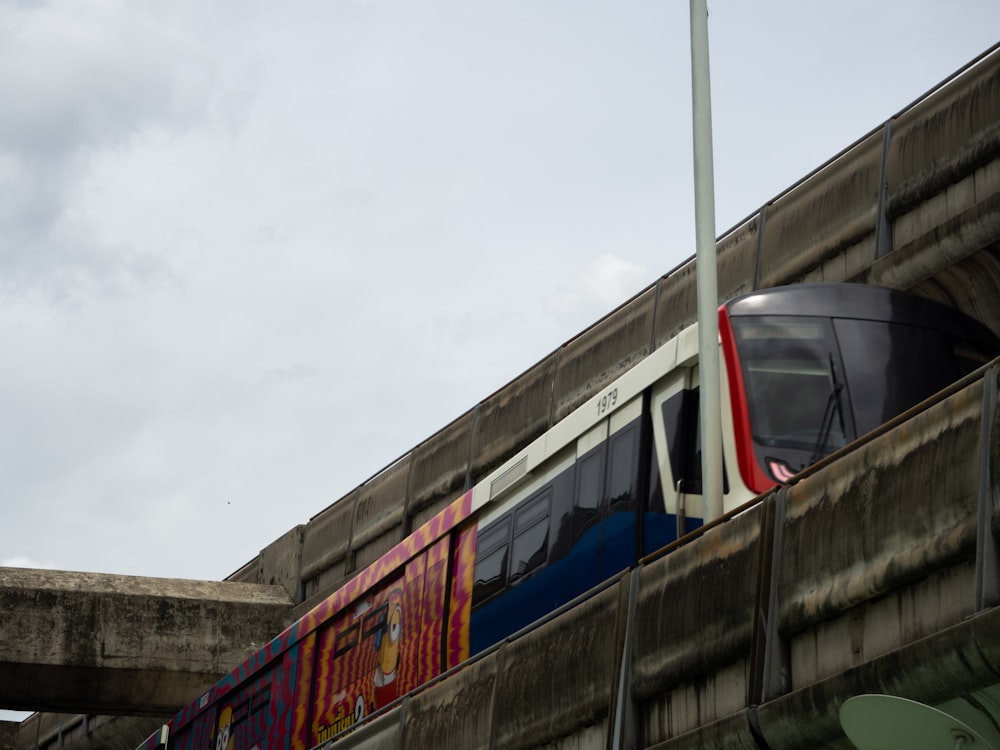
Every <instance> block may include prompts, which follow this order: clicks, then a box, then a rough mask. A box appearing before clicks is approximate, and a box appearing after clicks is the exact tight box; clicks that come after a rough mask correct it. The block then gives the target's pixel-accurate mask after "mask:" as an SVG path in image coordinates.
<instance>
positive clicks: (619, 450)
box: [608, 427, 639, 507]
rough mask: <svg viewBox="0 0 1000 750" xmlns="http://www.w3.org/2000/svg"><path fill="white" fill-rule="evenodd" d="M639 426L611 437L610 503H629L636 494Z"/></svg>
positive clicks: (612, 504) (613, 504) (611, 504)
mask: <svg viewBox="0 0 1000 750" xmlns="http://www.w3.org/2000/svg"><path fill="white" fill-rule="evenodd" d="M638 434H639V430H638V428H637V427H629V428H628V429H626V430H623V431H621V432H619V433H618V434H617V435H615V436H614V437H612V438H611V476H610V478H609V479H608V482H609V485H608V497H609V498H610V499H609V501H608V502H609V505H610V506H612V507H613V506H615V505H618V504H621V503H629V502H631V501H632V499H633V498H634V496H635V485H636V479H637V476H636V472H637V470H638V462H637V460H636V442H637V441H636V438H637V436H638Z"/></svg>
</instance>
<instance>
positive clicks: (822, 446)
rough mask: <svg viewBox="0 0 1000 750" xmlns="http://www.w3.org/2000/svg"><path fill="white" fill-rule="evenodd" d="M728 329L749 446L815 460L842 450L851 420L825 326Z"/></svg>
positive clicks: (813, 322) (785, 322)
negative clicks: (733, 336) (736, 347)
mask: <svg viewBox="0 0 1000 750" xmlns="http://www.w3.org/2000/svg"><path fill="white" fill-rule="evenodd" d="M733 326H734V330H735V331H736V333H737V337H738V339H739V342H740V359H741V363H742V365H743V377H744V380H745V382H746V390H747V403H748V407H749V410H750V423H751V432H752V434H753V439H754V441H755V442H757V443H758V444H759V445H761V446H765V447H771V448H775V447H778V448H795V449H799V450H803V451H815V452H817V453H819V454H820V455H825V454H826V453H829V452H831V451H833V450H835V449H836V448H839V447H841V446H843V445H844V444H845V442H846V440H847V434H846V433H847V432H849V427H850V416H849V414H848V405H847V401H846V394H843V393H842V386H843V383H842V382H841V381H842V378H843V373H841V372H838V365H837V362H838V361H839V350H838V348H837V344H836V342H835V341H834V339H833V333H832V331H831V329H830V323H829V320H827V319H825V318H786V317H781V316H748V317H744V318H734V319H733ZM814 460H815V459H814Z"/></svg>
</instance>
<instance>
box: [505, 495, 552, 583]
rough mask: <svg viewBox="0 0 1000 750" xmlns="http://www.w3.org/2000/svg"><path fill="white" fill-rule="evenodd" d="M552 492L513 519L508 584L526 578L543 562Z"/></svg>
mask: <svg viewBox="0 0 1000 750" xmlns="http://www.w3.org/2000/svg"><path fill="white" fill-rule="evenodd" d="M551 498H552V490H551V488H549V489H546V490H544V491H543V492H542V493H541V494H539V495H538V496H537V497H535V498H534V499H532V500H529V501H528V502H527V503H526V504H525V505H524V506H523V507H521V508H519V509H518V511H517V513H516V515H515V517H514V542H513V544H512V545H511V569H510V580H511V582H513V581H516V580H517V579H519V578H521V577H523V576H525V575H527V574H528V573H530V572H531V571H532V570H534V569H535V568H537V567H538V566H539V565H541V564H542V563H544V562H545V558H546V553H547V551H548V540H549V502H550V500H551Z"/></svg>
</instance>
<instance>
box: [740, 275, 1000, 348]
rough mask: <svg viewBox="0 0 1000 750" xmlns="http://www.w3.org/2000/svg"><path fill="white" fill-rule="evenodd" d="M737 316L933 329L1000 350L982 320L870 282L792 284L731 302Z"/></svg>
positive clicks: (758, 292)
mask: <svg viewBox="0 0 1000 750" xmlns="http://www.w3.org/2000/svg"><path fill="white" fill-rule="evenodd" d="M723 307H725V308H726V310H727V311H728V313H729V315H730V316H731V317H743V316H748V315H815V316H821V317H830V318H854V319H860V320H878V321H883V322H887V323H899V324H902V325H912V326H919V327H924V328H933V329H936V330H940V331H943V332H945V333H948V334H951V335H954V336H957V337H960V338H964V339H968V340H971V341H976V342H979V343H981V344H982V345H984V346H986V347H987V348H989V349H993V350H998V349H1000V338H998V337H997V336H996V334H994V333H993V331H991V330H990V329H989V328H987V327H986V326H985V325H983V324H982V323H980V322H979V321H978V320H975V319H974V318H971V317H969V316H968V315H965V314H964V313H962V312H960V311H958V310H956V309H954V308H952V307H948V306H947V305H945V304H942V303H940V302H936V301H934V300H931V299H928V298H926V297H921V296H919V295H917V294H912V293H910V292H902V291H899V290H896V289H886V288H884V287H878V286H871V285H868V284H826V283H819V284H792V285H789V286H779V287H773V288H771V289H763V290H761V291H757V292H751V293H749V294H744V295H742V296H740V297H735V298H733V299H731V300H729V301H728V302H726V303H725V304H724V305H723Z"/></svg>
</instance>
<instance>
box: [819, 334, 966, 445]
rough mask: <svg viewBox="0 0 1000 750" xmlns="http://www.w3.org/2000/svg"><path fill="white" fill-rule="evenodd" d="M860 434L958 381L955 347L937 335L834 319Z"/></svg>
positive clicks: (940, 335)
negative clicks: (953, 350)
mask: <svg viewBox="0 0 1000 750" xmlns="http://www.w3.org/2000/svg"><path fill="white" fill-rule="evenodd" d="M833 325H834V329H835V330H836V332H837V340H838V341H839V342H840V350H841V353H842V355H843V358H844V369H845V370H846V372H847V384H848V386H849V388H850V391H851V401H852V403H853V406H854V417H855V421H856V423H857V430H858V435H863V434H864V433H866V432H869V431H870V430H874V429H875V428H876V427H878V426H879V425H881V424H883V423H884V422H887V421H888V420H890V419H892V418H893V417H895V416H896V415H897V414H901V413H902V412H904V411H906V410H907V409H908V408H910V407H911V406H913V405H914V404H917V403H919V402H920V401H923V400H924V399H925V398H927V397H929V396H932V395H934V394H935V393H937V392H938V391H939V390H941V389H942V388H944V387H945V386H947V385H949V384H951V383H952V382H954V381H955V380H957V379H958V378H959V377H960V375H961V372H960V370H959V367H958V365H957V363H956V361H955V358H954V354H953V352H952V347H951V344H950V343H949V342H948V340H947V339H946V338H945V336H944V335H943V334H942V333H940V332H939V331H932V330H928V329H926V328H915V327H912V326H905V325H898V324H887V323H882V322H879V321H872V320H843V319H837V320H834V321H833Z"/></svg>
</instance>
